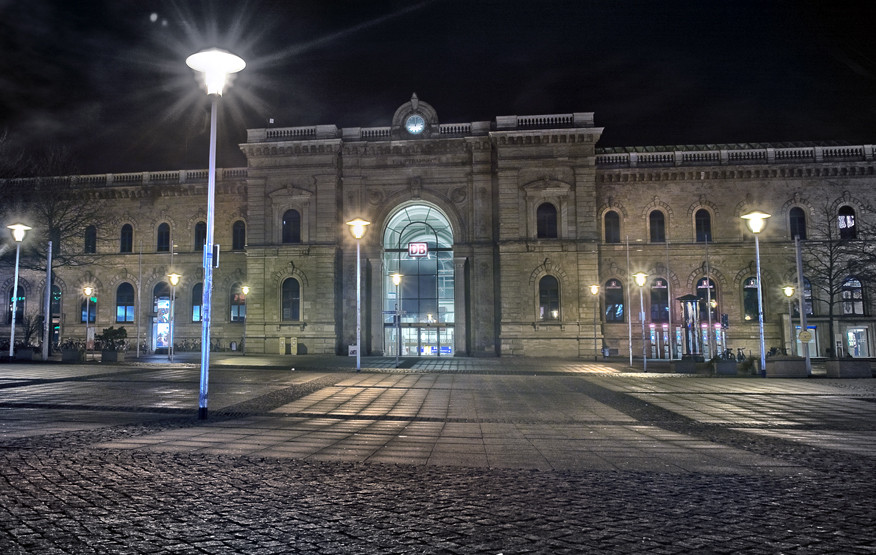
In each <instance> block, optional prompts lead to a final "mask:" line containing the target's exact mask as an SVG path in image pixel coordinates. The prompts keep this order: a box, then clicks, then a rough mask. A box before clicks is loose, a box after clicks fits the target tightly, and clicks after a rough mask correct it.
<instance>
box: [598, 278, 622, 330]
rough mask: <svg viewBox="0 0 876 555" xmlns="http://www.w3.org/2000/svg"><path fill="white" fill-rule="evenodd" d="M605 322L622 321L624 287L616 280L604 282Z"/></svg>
mask: <svg viewBox="0 0 876 555" xmlns="http://www.w3.org/2000/svg"><path fill="white" fill-rule="evenodd" d="M603 290H604V291H605V321H606V322H623V321H624V306H625V305H624V286H623V284H622V283H621V282H620V280H617V279H610V280H608V281H606V282H605V288H604V289H603Z"/></svg>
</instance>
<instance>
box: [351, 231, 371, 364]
mask: <svg viewBox="0 0 876 555" xmlns="http://www.w3.org/2000/svg"><path fill="white" fill-rule="evenodd" d="M347 225H348V226H350V233H352V234H353V237H355V238H356V372H361V371H362V352H361V351H362V269H361V264H362V263H361V245H362V237H365V228H366V227H367V226H369V225H371V222H369V221H368V220H363V219H362V218H356V219H355V220H350V221H349V222H347Z"/></svg>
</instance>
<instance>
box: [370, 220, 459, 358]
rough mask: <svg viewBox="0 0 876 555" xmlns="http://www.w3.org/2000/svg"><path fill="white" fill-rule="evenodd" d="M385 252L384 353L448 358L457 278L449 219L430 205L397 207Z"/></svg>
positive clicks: (450, 350) (451, 349) (385, 234)
mask: <svg viewBox="0 0 876 555" xmlns="http://www.w3.org/2000/svg"><path fill="white" fill-rule="evenodd" d="M383 252H384V254H383V257H384V258H383V261H384V268H385V269H386V275H385V276H384V279H383V286H384V296H383V299H384V302H383V315H384V319H383V322H384V324H383V325H384V353H386V355H387V356H391V355H395V354H400V356H452V355H453V345H454V342H453V340H454V333H453V331H454V327H453V326H454V280H455V276H454V268H453V233H452V230H451V228H450V222H449V221H448V220H447V217H446V216H445V215H444V214H443V213H442V212H441V211H440V210H438V208H437V207H435V206H432V205H430V204H428V203H418V204H409V205H405V206H403V207H401V208H399V210H398V211H397V212H396V213H395V214H393V215H392V216H391V217H390V218H389V222H388V224H387V226H386V230H385V231H384V236H383ZM394 274H397V275H398V278H397V283H395V282H394V281H393V275H394ZM399 338H401V341H399ZM399 349H401V350H400V351H399Z"/></svg>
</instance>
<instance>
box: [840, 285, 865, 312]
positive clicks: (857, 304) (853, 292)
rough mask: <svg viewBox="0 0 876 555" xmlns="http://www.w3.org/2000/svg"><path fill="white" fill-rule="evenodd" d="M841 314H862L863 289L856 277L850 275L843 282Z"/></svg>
mask: <svg viewBox="0 0 876 555" xmlns="http://www.w3.org/2000/svg"><path fill="white" fill-rule="evenodd" d="M842 298H843V314H864V291H863V289H862V287H861V282H860V281H858V279H857V278H854V277H850V278H849V279H847V280H846V281H845V283H843V288H842Z"/></svg>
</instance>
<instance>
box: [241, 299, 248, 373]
mask: <svg viewBox="0 0 876 555" xmlns="http://www.w3.org/2000/svg"><path fill="white" fill-rule="evenodd" d="M240 291H241V292H242V293H243V341H241V345H240V354H241V356H246V299H247V297H248V296H249V285H244V286H243V287H241V288H240Z"/></svg>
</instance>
